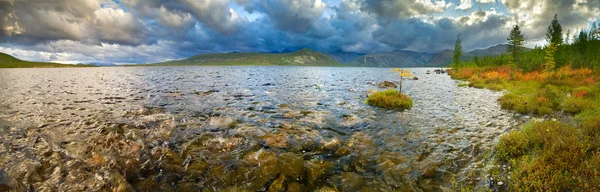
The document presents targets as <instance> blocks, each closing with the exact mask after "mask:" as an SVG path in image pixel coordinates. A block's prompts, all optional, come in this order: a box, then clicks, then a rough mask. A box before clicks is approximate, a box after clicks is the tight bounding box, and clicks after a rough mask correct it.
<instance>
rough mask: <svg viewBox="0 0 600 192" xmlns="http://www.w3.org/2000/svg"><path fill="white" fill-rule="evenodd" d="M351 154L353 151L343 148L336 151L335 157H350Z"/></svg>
mask: <svg viewBox="0 0 600 192" xmlns="http://www.w3.org/2000/svg"><path fill="white" fill-rule="evenodd" d="M350 153H352V151H351V150H350V148H349V147H347V146H342V147H340V148H339V149H338V150H336V151H335V155H336V156H338V157H341V156H346V155H348V154H350Z"/></svg>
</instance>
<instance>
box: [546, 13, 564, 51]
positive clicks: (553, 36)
mask: <svg viewBox="0 0 600 192" xmlns="http://www.w3.org/2000/svg"><path fill="white" fill-rule="evenodd" d="M557 16H558V15H556V14H555V15H554V19H552V22H551V23H550V26H548V30H547V31H546V40H548V44H550V43H554V45H555V46H557V47H559V46H560V45H562V43H563V36H562V27H561V26H560V23H558V18H557Z"/></svg>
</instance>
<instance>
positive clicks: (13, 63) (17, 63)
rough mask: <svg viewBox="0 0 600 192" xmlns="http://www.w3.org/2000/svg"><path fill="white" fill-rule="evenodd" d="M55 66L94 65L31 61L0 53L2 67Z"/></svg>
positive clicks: (0, 65) (0, 66)
mask: <svg viewBox="0 0 600 192" xmlns="http://www.w3.org/2000/svg"><path fill="white" fill-rule="evenodd" d="M54 67H92V65H68V64H59V63H47V62H29V61H23V60H19V59H17V58H15V57H13V56H10V55H7V54H4V53H0V68H54Z"/></svg>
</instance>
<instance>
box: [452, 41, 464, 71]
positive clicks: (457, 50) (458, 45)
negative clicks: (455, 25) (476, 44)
mask: <svg viewBox="0 0 600 192" xmlns="http://www.w3.org/2000/svg"><path fill="white" fill-rule="evenodd" d="M453 53H454V54H453V55H452V65H454V66H457V65H458V64H460V57H461V56H462V54H463V53H462V39H460V33H459V34H458V35H456V41H455V42H454V51H453Z"/></svg>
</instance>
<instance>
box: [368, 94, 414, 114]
mask: <svg viewBox="0 0 600 192" xmlns="http://www.w3.org/2000/svg"><path fill="white" fill-rule="evenodd" d="M367 104H369V105H372V106H376V107H381V108H385V109H391V110H399V111H404V110H406V109H411V108H412V104H413V101H412V99H411V98H410V97H408V96H407V95H405V94H400V93H398V91H397V90H394V89H388V90H385V91H378V92H375V93H373V94H371V95H369V97H368V98H367Z"/></svg>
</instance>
